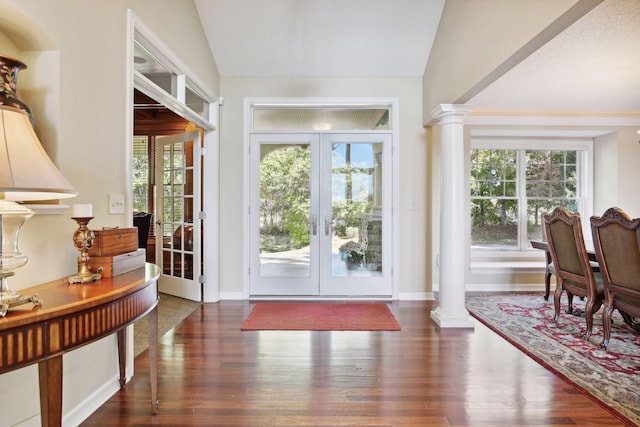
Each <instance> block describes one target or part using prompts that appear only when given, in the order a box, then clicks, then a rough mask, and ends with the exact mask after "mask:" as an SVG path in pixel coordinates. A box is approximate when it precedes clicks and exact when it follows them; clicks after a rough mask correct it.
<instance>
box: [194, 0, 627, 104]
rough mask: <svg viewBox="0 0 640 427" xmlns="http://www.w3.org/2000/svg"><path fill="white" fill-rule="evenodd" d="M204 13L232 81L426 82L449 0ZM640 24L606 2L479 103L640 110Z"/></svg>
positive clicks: (327, 1)
mask: <svg viewBox="0 0 640 427" xmlns="http://www.w3.org/2000/svg"><path fill="white" fill-rule="evenodd" d="M469 1H472V0H469ZM473 1H479V0H473ZM195 4H196V7H197V10H198V13H199V15H200V19H201V21H202V26H203V28H204V31H205V33H206V36H207V38H208V40H209V44H210V46H211V49H212V52H213V55H214V58H215V60H216V63H217V65H218V68H219V72H220V75H221V76H222V77H223V78H229V77H253V78H268V77H283V78H286V77H331V78H376V77H401V78H420V77H422V75H423V73H424V69H425V65H426V63H427V60H428V58H429V53H430V49H431V45H432V42H433V40H434V37H435V34H436V31H437V27H438V22H439V19H440V16H441V14H442V10H443V7H444V0H394V1H390V0H195ZM639 23H640V0H604V2H603V3H602V4H600V5H598V6H597V7H596V8H594V9H593V10H592V11H591V12H589V13H588V14H587V15H585V16H584V17H583V18H581V19H580V20H578V21H577V22H576V23H575V24H574V25H573V26H571V27H569V28H568V29H567V30H565V31H564V32H562V33H561V34H560V35H559V36H557V37H556V38H555V39H553V40H552V41H550V42H549V43H547V44H546V45H544V46H543V47H542V48H541V49H539V50H538V51H536V52H535V53H534V54H533V55H531V56H530V57H529V58H527V59H525V60H524V61H523V62H521V63H520V64H519V65H517V66H516V67H514V68H513V69H512V70H511V71H509V72H507V73H506V74H505V75H504V76H502V77H501V78H499V79H498V80H497V81H495V82H494V83H493V84H492V85H491V86H489V87H488V88H486V89H485V90H484V91H483V92H481V93H480V94H478V95H476V96H475V97H474V98H473V99H472V100H471V102H469V103H470V104H472V105H474V107H475V108H477V109H485V110H491V109H520V110H523V109H524V110H556V111H557V110H568V111H595V112H601V111H625V112H627V111H635V112H637V111H640V55H639V54H638V52H640V24H639Z"/></svg>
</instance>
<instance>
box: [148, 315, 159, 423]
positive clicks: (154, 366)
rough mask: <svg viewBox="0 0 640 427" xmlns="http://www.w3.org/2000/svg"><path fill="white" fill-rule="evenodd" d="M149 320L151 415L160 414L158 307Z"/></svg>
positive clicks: (149, 316)
mask: <svg viewBox="0 0 640 427" xmlns="http://www.w3.org/2000/svg"><path fill="white" fill-rule="evenodd" d="M147 317H148V318H149V381H150V383H151V413H152V414H153V415H157V414H158V306H157V305H156V306H155V307H154V308H153V310H151V311H150V312H149V314H148V316H147Z"/></svg>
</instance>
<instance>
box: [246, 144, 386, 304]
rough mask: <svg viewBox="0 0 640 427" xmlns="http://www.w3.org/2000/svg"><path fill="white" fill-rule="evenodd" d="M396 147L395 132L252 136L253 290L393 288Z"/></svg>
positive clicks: (313, 292)
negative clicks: (393, 144)
mask: <svg viewBox="0 0 640 427" xmlns="http://www.w3.org/2000/svg"><path fill="white" fill-rule="evenodd" d="M390 147H391V135H390V134H386V133H371V134H355V133H354V134H329V133H328V134H321V133H308V134H293V133H285V134H267V133H265V134H260V133H255V134H252V135H251V140H250V157H251V162H250V164H251V184H250V198H251V201H250V209H249V215H250V230H251V236H250V241H251V243H250V253H251V257H250V270H249V277H250V293H251V294H252V295H255V296H259V295H263V296H264V295H290V296H327V297H330V296H345V297H354V296H366V297H368V296H390V295H391V293H392V289H391V283H392V282H391V274H390V267H389V266H390V265H391V262H390V256H391V242H392V239H391V236H390V230H391V226H390V224H391V222H390V221H391V208H390V200H391V196H390V195H391V179H384V176H385V174H390V173H391V168H390V165H391V159H390V157H391V156H390ZM348 247H351V248H353V253H349V251H345V250H346V249H347V248H348ZM341 249H342V250H341ZM351 255H353V256H351ZM350 258H354V259H350Z"/></svg>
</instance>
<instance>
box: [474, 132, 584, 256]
mask: <svg viewBox="0 0 640 427" xmlns="http://www.w3.org/2000/svg"><path fill="white" fill-rule="evenodd" d="M592 151H593V150H592V143H591V142H590V141H583V140H582V141H564V140H563V141H556V142H555V144H554V143H553V142H552V141H547V140H542V141H537V142H536V141H535V140H533V141H527V142H526V143H524V142H522V141H500V140H498V141H495V140H494V141H487V140H480V141H478V140H475V141H474V140H472V143H471V153H470V158H469V172H470V202H471V218H470V223H471V248H472V250H503V251H504V250H511V251H525V250H528V249H530V248H531V245H530V243H529V242H530V241H531V240H539V239H541V238H542V224H541V220H542V214H543V213H545V212H550V211H552V210H553V209H554V208H555V207H556V206H564V207H566V208H567V209H569V210H570V211H572V212H580V214H581V216H582V217H586V218H589V216H590V215H591V210H592V208H591V207H592V202H591V199H592V197H591V187H592V186H591V180H592V178H591V177H592V175H593V173H592V169H593V168H592V163H593V162H592V161H591V158H592Z"/></svg>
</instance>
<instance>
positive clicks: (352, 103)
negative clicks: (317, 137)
mask: <svg viewBox="0 0 640 427" xmlns="http://www.w3.org/2000/svg"><path fill="white" fill-rule="evenodd" d="M258 106H260V107H265V106H270V107H278V108H291V109H299V108H328V107H338V106H339V107H341V108H354V109H355V108H374V107H386V108H389V120H390V130H388V131H384V133H391V135H392V141H391V157H392V168H393V170H392V173H391V176H392V184H391V187H392V196H391V199H392V200H391V215H392V217H391V235H392V241H391V246H392V250H391V257H390V259H391V266H390V280H391V298H392V299H396V296H397V290H398V283H397V282H398V275H397V273H396V272H397V271H398V255H397V254H398V250H397V247H398V243H399V235H398V234H399V229H400V228H399V219H398V217H399V215H398V214H397V212H398V210H397V209H395V207H396V206H398V203H399V181H400V179H399V176H400V174H399V157H400V156H399V148H398V147H399V139H398V129H399V127H400V126H399V112H398V106H399V100H398V98H245V99H244V121H243V123H244V124H243V126H244V131H243V151H244V152H243V155H244V159H245V160H244V172H245V173H244V182H243V194H244V197H243V212H244V213H245V221H244V227H243V228H244V229H243V235H244V236H247V237H248V236H250V233H251V223H250V216H249V207H250V205H251V194H250V189H251V188H250V182H251V164H250V156H249V146H250V141H251V133H252V131H253V129H252V123H253V120H252V118H253V114H252V113H253V109H254V108H255V107H258ZM304 132H305V133H312V132H313V131H306V130H305V131H304ZM260 133H266V132H264V131H261V132H260ZM274 133H284V132H283V131H276V132H274ZM319 133H323V132H321V131H319ZM325 133H326V132H325ZM340 133H347V132H340ZM364 133H376V131H364ZM250 249H251V248H250V244H249V241H248V238H247V239H245V240H244V257H243V258H244V261H243V271H244V272H245V274H244V275H243V295H244V297H245V298H247V299H248V298H250V297H251V289H250V275H249V274H250V259H251V258H250V257H251V250H250ZM312 298H317V297H312ZM336 299H347V297H337V298H336ZM365 299H367V298H366V297H365Z"/></svg>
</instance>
